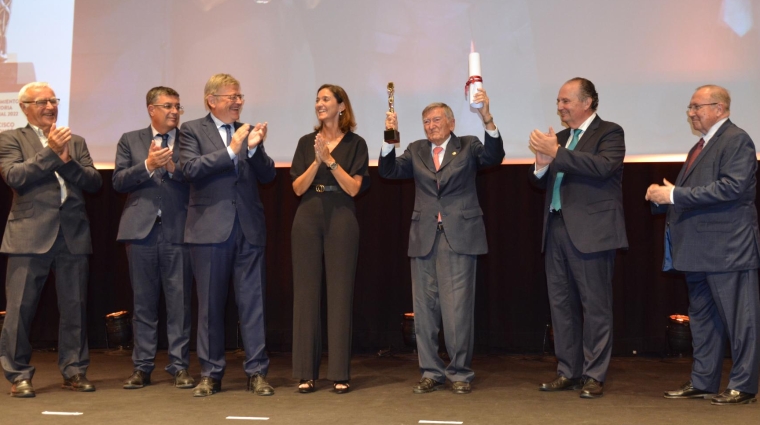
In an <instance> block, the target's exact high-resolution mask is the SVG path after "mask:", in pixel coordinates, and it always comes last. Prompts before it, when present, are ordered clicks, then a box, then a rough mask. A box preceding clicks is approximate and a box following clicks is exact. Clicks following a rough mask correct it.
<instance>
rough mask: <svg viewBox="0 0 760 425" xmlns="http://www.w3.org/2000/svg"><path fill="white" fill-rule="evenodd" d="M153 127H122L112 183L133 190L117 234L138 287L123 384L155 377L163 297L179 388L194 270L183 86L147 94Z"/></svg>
mask: <svg viewBox="0 0 760 425" xmlns="http://www.w3.org/2000/svg"><path fill="white" fill-rule="evenodd" d="M146 103H147V108H148V115H149V116H150V122H151V124H150V126H148V128H144V129H141V130H135V131H132V132H129V133H124V135H122V136H121V139H120V140H119V144H118V145H117V146H116V162H115V168H114V172H113V179H112V180H113V188H114V189H115V190H116V191H117V192H121V193H129V196H128V197H127V202H126V203H125V204H124V211H123V212H122V214H121V221H120V222H119V234H118V235H117V237H116V239H117V240H118V241H120V242H125V243H126V249H127V258H128V260H129V277H130V280H131V282H132V290H133V293H134V304H135V307H134V313H133V318H132V323H133V334H134V345H135V347H134V349H133V351H132V362H133V364H134V371H133V372H132V376H130V377H129V378H127V380H126V381H124V388H126V389H135V388H142V387H143V386H145V385H148V384H150V374H151V372H153V369H154V368H155V363H154V361H155V358H156V348H157V345H158V334H157V328H156V327H157V325H158V300H159V297H160V294H161V289H162V288H163V291H164V299H165V300H166V335H167V339H168V342H169V364H168V365H167V366H166V371H167V372H169V373H170V374H171V375H172V376H174V386H175V387H177V388H192V387H193V386H195V381H194V380H193V378H192V377H191V376H190V374H189V373H188V372H187V368H188V365H189V361H190V296H191V290H192V284H193V273H192V270H191V268H190V251H189V249H188V247H187V245H185V244H184V236H185V219H186V218H187V200H188V196H189V193H190V188H189V186H188V184H187V182H185V178H184V175H183V174H182V169H180V167H179V149H174V147H175V145H178V144H177V135H178V130H177V126H178V125H179V116H180V115H181V114H182V106H181V105H180V103H179V93H177V92H176V91H175V90H174V89H171V88H169V87H154V88H152V89H150V91H148V94H147V95H146Z"/></svg>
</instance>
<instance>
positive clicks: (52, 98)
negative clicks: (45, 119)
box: [21, 97, 61, 108]
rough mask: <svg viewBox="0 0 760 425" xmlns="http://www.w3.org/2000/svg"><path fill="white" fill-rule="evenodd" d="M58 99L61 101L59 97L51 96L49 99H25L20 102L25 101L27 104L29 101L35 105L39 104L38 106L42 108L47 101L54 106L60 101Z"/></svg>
mask: <svg viewBox="0 0 760 425" xmlns="http://www.w3.org/2000/svg"><path fill="white" fill-rule="evenodd" d="M60 101H61V99H59V98H57V97H51V98H50V99H40V100H29V101H26V102H23V101H22V102H21V103H25V104H27V105H28V104H30V103H34V104H35V105H37V106H39V107H40V108H44V107H45V106H47V104H48V102H50V104H51V105H53V106H56V105H58V102H60Z"/></svg>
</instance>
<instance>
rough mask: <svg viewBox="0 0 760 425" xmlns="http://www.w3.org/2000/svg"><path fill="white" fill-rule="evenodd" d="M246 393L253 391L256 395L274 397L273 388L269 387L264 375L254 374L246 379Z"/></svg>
mask: <svg viewBox="0 0 760 425" xmlns="http://www.w3.org/2000/svg"><path fill="white" fill-rule="evenodd" d="M248 391H253V393H254V394H256V395H263V396H267V395H274V388H273V387H272V386H271V385H269V382H267V380H266V378H265V377H264V375H261V374H259V373H254V374H253V376H251V377H250V378H248Z"/></svg>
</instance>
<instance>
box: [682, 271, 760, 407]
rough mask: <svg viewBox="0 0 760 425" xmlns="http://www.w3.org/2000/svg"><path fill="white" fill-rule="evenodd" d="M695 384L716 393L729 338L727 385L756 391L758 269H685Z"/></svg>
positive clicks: (759, 317) (759, 320) (759, 350)
mask: <svg viewBox="0 0 760 425" xmlns="http://www.w3.org/2000/svg"><path fill="white" fill-rule="evenodd" d="M686 284H687V286H688V288H689V323H690V327H691V335H692V344H693V346H694V363H693V365H692V371H691V381H692V384H693V385H694V387H695V388H698V389H700V390H705V391H709V392H711V393H717V392H718V391H719V388H720V375H721V372H722V370H723V352H724V349H725V346H726V339H728V341H729V342H730V345H731V358H732V359H733V365H732V366H731V374H730V375H729V381H728V388H730V389H732V390H737V391H742V392H745V393H750V394H757V385H758V367H760V357H758V356H759V355H760V295H758V276H757V270H756V269H753V270H743V271H737V272H726V273H696V272H694V273H686Z"/></svg>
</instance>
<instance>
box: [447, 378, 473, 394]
mask: <svg viewBox="0 0 760 425" xmlns="http://www.w3.org/2000/svg"><path fill="white" fill-rule="evenodd" d="M451 392H453V393H454V394H469V393H471V392H472V387H471V386H470V383H469V382H464V381H457V382H453V383H452V384H451Z"/></svg>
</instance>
